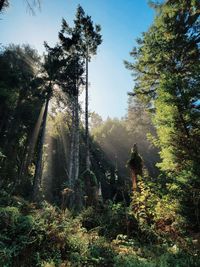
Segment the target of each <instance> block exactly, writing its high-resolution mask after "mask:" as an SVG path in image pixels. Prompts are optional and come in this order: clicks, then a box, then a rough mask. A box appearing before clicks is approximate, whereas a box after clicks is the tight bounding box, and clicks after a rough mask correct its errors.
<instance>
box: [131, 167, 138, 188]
mask: <svg viewBox="0 0 200 267" xmlns="http://www.w3.org/2000/svg"><path fill="white" fill-rule="evenodd" d="M131 178H132V187H133V192H135V191H136V190H137V174H136V172H135V171H134V170H131Z"/></svg>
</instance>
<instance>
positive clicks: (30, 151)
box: [21, 106, 45, 177]
mask: <svg viewBox="0 0 200 267" xmlns="http://www.w3.org/2000/svg"><path fill="white" fill-rule="evenodd" d="M44 109H45V108H44V106H43V107H42V108H41V111H40V114H39V117H38V120H37V122H36V125H35V128H34V130H33V133H32V136H31V138H30V141H29V145H28V152H27V155H26V158H25V161H24V167H23V170H22V172H21V175H23V176H24V177H25V176H26V175H27V174H28V167H29V165H30V164H31V162H32V159H33V153H34V151H35V147H36V143H37V141H38V136H39V131H40V129H41V124H42V119H43V117H44Z"/></svg>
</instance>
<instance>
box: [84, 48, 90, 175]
mask: <svg viewBox="0 0 200 267" xmlns="http://www.w3.org/2000/svg"><path fill="white" fill-rule="evenodd" d="M85 65H86V84H85V140H86V169H87V170H90V147H89V146H90V144H89V127H88V52H87V55H86V62H85Z"/></svg>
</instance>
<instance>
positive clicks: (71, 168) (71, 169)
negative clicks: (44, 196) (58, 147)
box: [69, 99, 75, 188]
mask: <svg viewBox="0 0 200 267" xmlns="http://www.w3.org/2000/svg"><path fill="white" fill-rule="evenodd" d="M74 146H75V103H74V99H73V100H72V125H71V144H70V155H69V187H70V188H72V186H73V176H74Z"/></svg>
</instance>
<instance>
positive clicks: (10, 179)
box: [0, 45, 42, 191]
mask: <svg viewBox="0 0 200 267" xmlns="http://www.w3.org/2000/svg"><path fill="white" fill-rule="evenodd" d="M0 66H1V68H0V69H1V71H0V77H1V83H0V87H1V90H0V99H1V105H0V118H1V123H0V147H1V151H2V152H3V155H4V156H5V157H4V158H3V159H2V160H1V170H0V171H1V177H2V180H3V181H4V183H5V184H7V185H10V187H11V188H12V191H13V190H15V187H16V186H19V185H20V184H21V183H22V180H21V178H22V172H23V169H24V163H25V161H24V159H25V158H26V155H27V153H28V146H29V142H30V138H31V134H32V131H33V128H34V125H35V123H36V121H37V116H38V113H39V112H40V108H41V105H42V98H41V93H42V90H41V88H40V87H39V86H38V81H36V77H37V75H38V72H39V68H40V57H39V56H38V54H37V52H36V51H35V50H34V49H32V48H31V47H30V46H28V45H26V46H25V45H24V46H22V47H20V46H14V45H12V46H9V47H8V48H6V49H5V50H3V51H2V52H1V55H0ZM33 107H34V108H33Z"/></svg>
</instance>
